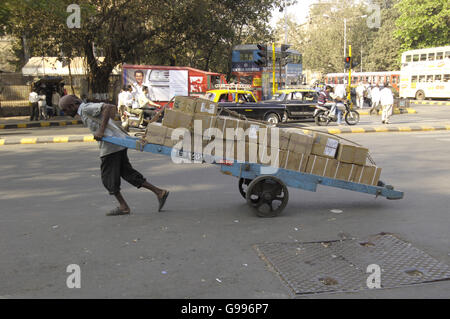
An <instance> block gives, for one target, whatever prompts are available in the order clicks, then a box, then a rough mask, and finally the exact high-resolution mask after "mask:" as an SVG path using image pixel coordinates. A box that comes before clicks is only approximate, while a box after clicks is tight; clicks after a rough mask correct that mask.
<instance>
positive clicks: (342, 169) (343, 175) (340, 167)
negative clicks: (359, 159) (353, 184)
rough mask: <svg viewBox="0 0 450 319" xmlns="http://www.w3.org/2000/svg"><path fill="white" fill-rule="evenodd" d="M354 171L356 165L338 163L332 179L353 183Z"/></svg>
mask: <svg viewBox="0 0 450 319" xmlns="http://www.w3.org/2000/svg"><path fill="white" fill-rule="evenodd" d="M356 170H357V165H355V164H349V163H344V162H339V161H338V162H337V170H336V174H335V175H334V177H333V178H335V179H340V180H344V181H348V182H350V181H353V180H354V178H355V174H356Z"/></svg>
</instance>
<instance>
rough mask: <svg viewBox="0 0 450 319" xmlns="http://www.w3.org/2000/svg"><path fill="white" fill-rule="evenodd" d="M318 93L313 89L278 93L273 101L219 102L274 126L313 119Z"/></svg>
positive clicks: (222, 105)
mask: <svg viewBox="0 0 450 319" xmlns="http://www.w3.org/2000/svg"><path fill="white" fill-rule="evenodd" d="M316 103H317V93H316V92H315V91H314V90H311V89H296V90H294V89H289V90H280V91H278V92H277V93H276V94H275V95H274V96H273V98H272V99H271V100H266V101H262V102H259V103H257V102H255V101H248V100H245V98H243V99H241V100H240V101H239V102H219V107H225V108H228V109H230V110H232V111H235V112H237V113H240V114H243V115H245V116H246V117H248V118H252V119H257V120H264V121H268V122H270V123H273V124H277V123H279V122H287V121H288V120H303V119H313V115H314V110H315V105H316Z"/></svg>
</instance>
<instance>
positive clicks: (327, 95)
mask: <svg viewBox="0 0 450 319" xmlns="http://www.w3.org/2000/svg"><path fill="white" fill-rule="evenodd" d="M338 87H339V86H338ZM338 87H337V88H338ZM333 91H334V90H333V87H332V86H331V85H327V86H326V87H325V90H323V91H321V92H320V93H319V97H318V99H317V105H318V106H321V107H325V108H329V109H330V114H331V115H332V116H334V115H335V114H336V112H337V124H338V125H340V124H341V123H342V111H341V110H340V109H339V108H338V107H336V102H334V100H336V101H340V102H343V101H345V98H342V97H341V96H340V95H341V94H340V92H339V95H336V94H334V92H333ZM339 91H340V90H339ZM344 96H345V87H344Z"/></svg>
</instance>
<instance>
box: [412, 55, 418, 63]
mask: <svg viewBox="0 0 450 319" xmlns="http://www.w3.org/2000/svg"><path fill="white" fill-rule="evenodd" d="M413 61H414V62H417V61H419V55H418V54H414V55H413Z"/></svg>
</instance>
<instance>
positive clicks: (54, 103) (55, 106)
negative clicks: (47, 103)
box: [52, 89, 61, 116]
mask: <svg viewBox="0 0 450 319" xmlns="http://www.w3.org/2000/svg"><path fill="white" fill-rule="evenodd" d="M60 99H61V95H59V93H58V91H57V90H56V89H53V94H52V107H53V116H60V115H61V109H60V108H59V100H60Z"/></svg>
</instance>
